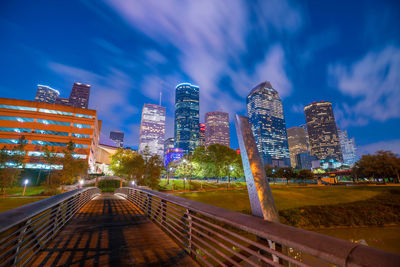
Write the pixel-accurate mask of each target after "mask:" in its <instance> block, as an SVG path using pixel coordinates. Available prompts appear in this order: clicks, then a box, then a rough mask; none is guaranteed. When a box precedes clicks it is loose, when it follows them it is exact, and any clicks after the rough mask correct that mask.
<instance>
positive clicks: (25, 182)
mask: <svg viewBox="0 0 400 267" xmlns="http://www.w3.org/2000/svg"><path fill="white" fill-rule="evenodd" d="M28 183H29V180H28V179H25V181H24V192H22V196H24V195H25V190H26V185H27V184H28Z"/></svg>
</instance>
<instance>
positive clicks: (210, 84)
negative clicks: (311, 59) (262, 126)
mask: <svg viewBox="0 0 400 267" xmlns="http://www.w3.org/2000/svg"><path fill="white" fill-rule="evenodd" d="M105 2H106V3H107V4H108V5H109V6H111V7H112V8H113V9H114V10H115V11H116V13H117V14H119V15H120V16H121V17H122V18H123V19H124V21H125V22H126V23H127V24H128V25H130V26H131V27H133V28H134V29H135V30H138V31H140V32H141V33H142V34H144V35H145V36H147V37H149V38H150V39H152V40H154V41H155V42H157V43H158V44H160V45H164V46H171V45H172V46H173V47H174V48H176V51H178V52H177V53H178V54H177V58H178V65H177V66H176V67H177V68H178V69H179V71H180V72H181V73H184V75H185V76H187V77H188V78H189V81H190V82H194V83H196V84H198V85H200V97H201V111H202V113H204V112H205V111H211V110H213V109H215V108H218V107H222V105H221V104H222V103H223V102H225V101H230V105H226V106H225V109H230V110H229V111H231V112H237V111H240V110H243V107H244V105H243V103H241V102H242V101H243V100H242V99H241V100H237V99H236V98H235V97H234V96H233V97H232V96H231V97H229V94H227V93H226V92H224V90H223V89H222V88H221V87H220V86H219V85H220V82H221V79H222V77H225V76H227V75H228V76H229V77H230V79H231V80H232V81H233V82H232V87H233V88H234V90H235V92H236V93H237V94H238V96H240V97H243V96H244V95H246V93H248V91H249V90H250V89H251V88H252V87H253V86H255V85H256V84H257V83H258V82H262V81H264V80H266V79H268V80H271V82H272V83H273V84H274V86H275V87H276V89H277V90H278V91H279V92H280V93H281V95H282V96H287V95H289V94H290V91H291V88H292V86H291V82H290V79H289V78H288V75H287V73H286V70H285V51H284V50H283V48H282V46H281V45H279V44H275V45H272V46H270V47H269V48H268V47H265V48H263V50H265V51H266V52H265V57H264V59H263V60H261V61H260V62H255V65H254V66H253V67H252V68H250V69H252V71H250V72H249V71H247V69H248V68H247V67H246V66H243V65H242V64H238V63H239V62H240V61H241V56H243V55H246V53H248V51H247V50H246V49H247V46H246V40H247V39H248V38H249V37H250V35H251V34H265V35H266V36H265V37H266V38H267V35H268V32H269V31H271V30H275V31H277V32H280V33H282V32H287V33H289V34H292V33H294V32H296V31H297V30H298V29H299V28H300V27H301V25H302V15H301V13H300V11H299V10H298V9H297V8H296V7H293V6H292V5H291V4H290V3H289V2H287V1H268V2H264V1H260V2H258V3H257V7H254V8H253V9H251V8H249V7H248V6H247V5H246V2H245V1H211V0H207V1H178V0H169V1H125V0H112V1H111V0H105ZM254 13H259V14H258V15H257V16H254ZM252 18H257V19H259V20H260V23H259V26H258V27H259V28H257V31H258V32H252V31H254V29H252V25H251V22H250V21H251V19H252ZM148 56H149V58H151V59H153V60H154V61H158V62H160V63H163V62H164V59H165V57H166V56H165V55H161V54H160V53H154V52H150V53H149V54H148ZM153 77H154V74H151V77H150V78H151V79H152V78H153ZM144 80H148V79H146V78H145V79H144ZM145 94H147V95H148V96H149V97H150V98H152V99H154V98H155V97H156V93H154V92H149V91H147V90H146V93H145ZM235 109H236V110H235Z"/></svg>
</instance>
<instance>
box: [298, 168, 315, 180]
mask: <svg viewBox="0 0 400 267" xmlns="http://www.w3.org/2000/svg"><path fill="white" fill-rule="evenodd" d="M297 178H298V179H300V180H303V181H305V180H308V179H314V173H313V172H312V171H310V170H304V169H303V170H300V171H299V172H298V173H297Z"/></svg>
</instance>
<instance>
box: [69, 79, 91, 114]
mask: <svg viewBox="0 0 400 267" xmlns="http://www.w3.org/2000/svg"><path fill="white" fill-rule="evenodd" d="M90 87H91V86H90V85H88V84H83V83H74V85H73V86H72V90H71V94H70V95H69V105H70V106H72V107H77V108H88V106H89V96H90Z"/></svg>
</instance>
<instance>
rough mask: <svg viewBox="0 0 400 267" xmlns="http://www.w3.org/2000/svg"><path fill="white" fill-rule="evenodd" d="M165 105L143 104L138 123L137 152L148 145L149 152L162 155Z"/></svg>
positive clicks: (140, 151)
mask: <svg viewBox="0 0 400 267" xmlns="http://www.w3.org/2000/svg"><path fill="white" fill-rule="evenodd" d="M164 136H165V107H162V106H159V105H154V104H144V105H143V109H142V121H141V123H140V137H139V153H142V152H143V150H144V149H145V148H146V147H148V148H149V150H150V154H152V155H158V156H160V157H161V158H163V157H164Z"/></svg>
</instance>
